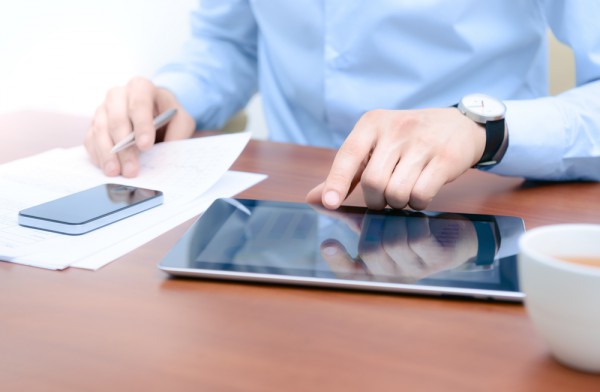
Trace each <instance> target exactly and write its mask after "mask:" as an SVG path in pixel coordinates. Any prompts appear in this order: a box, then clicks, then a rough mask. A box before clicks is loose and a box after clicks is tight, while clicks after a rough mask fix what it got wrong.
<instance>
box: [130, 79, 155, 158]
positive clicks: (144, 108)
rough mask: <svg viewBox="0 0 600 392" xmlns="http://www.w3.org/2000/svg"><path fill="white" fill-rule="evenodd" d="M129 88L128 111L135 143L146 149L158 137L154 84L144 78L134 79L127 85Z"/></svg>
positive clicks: (141, 148)
mask: <svg viewBox="0 0 600 392" xmlns="http://www.w3.org/2000/svg"><path fill="white" fill-rule="evenodd" d="M127 89H128V92H129V94H128V102H127V105H128V111H129V118H130V119H131V124H132V125H133V132H135V144H136V145H137V147H138V148H139V149H140V150H142V151H144V150H147V149H148V148H150V147H151V146H152V145H153V144H154V141H155V139H156V129H155V128H154V95H155V87H154V85H153V84H152V83H151V82H150V81H148V80H146V79H142V78H135V79H132V80H131V81H130V82H129V84H128V85H127Z"/></svg>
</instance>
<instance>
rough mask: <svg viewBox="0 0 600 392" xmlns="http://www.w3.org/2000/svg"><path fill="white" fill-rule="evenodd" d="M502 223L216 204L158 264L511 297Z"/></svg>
mask: <svg viewBox="0 0 600 392" xmlns="http://www.w3.org/2000/svg"><path fill="white" fill-rule="evenodd" d="M501 218H502V219H500V218H496V217H493V216H483V215H469V214H451V213H433V212H424V213H421V212H409V211H399V210H389V209H388V210H383V211H370V210H366V209H363V208H358V207H344V208H341V209H340V210H337V211H330V210H325V209H322V208H319V207H316V206H311V205H307V204H301V203H283V202H270V201H256V200H236V199H221V200H218V201H217V202H215V203H214V204H213V205H212V206H211V207H210V208H209V209H208V210H207V211H206V212H205V213H204V215H203V216H202V217H201V218H200V219H199V220H198V221H197V222H196V223H195V224H194V226H193V227H192V228H191V229H190V231H189V232H188V233H187V235H186V237H185V238H184V239H182V241H180V243H179V244H178V245H177V246H176V247H175V248H174V250H173V251H172V252H171V253H170V254H169V255H168V257H167V258H166V259H165V261H163V263H164V262H166V263H167V264H169V265H170V266H171V267H173V266H175V267H178V268H188V269H194V270H213V271H231V272H234V271H235V272H241V273H251V274H268V275H281V276H298V277H310V278H324V279H336V280H337V279H339V280H352V281H363V282H367V281H368V282H381V283H397V284H404V285H421V286H432V285H434V286H443V287H461V288H474V289H485V290H501V291H502V290H505V291H518V282H517V274H516V257H515V255H516V245H515V244H516V241H515V240H510V241H506V239H505V238H503V235H502V231H501V228H500V225H499V220H500V223H502V221H503V219H504V218H506V217H501ZM513 219H518V218H513ZM519 223H520V225H521V228H522V222H521V221H520V220H519V222H518V223H517V225H516V226H517V227H518V226H519ZM503 242H508V243H509V244H503ZM503 245H504V246H503ZM508 245H510V246H508ZM502 248H503V251H502V252H500V250H501V249H502ZM507 248H513V249H507Z"/></svg>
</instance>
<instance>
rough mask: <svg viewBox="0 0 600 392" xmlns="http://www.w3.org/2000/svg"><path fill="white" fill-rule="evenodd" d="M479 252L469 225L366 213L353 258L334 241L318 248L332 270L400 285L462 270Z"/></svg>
mask: <svg viewBox="0 0 600 392" xmlns="http://www.w3.org/2000/svg"><path fill="white" fill-rule="evenodd" d="M373 233H378V235H373ZM477 250H478V239H477V233H476V231H475V226H474V224H473V222H472V221H471V220H469V219H467V218H463V217H461V216H459V215H452V214H446V215H445V216H443V217H442V216H440V217H427V216H425V215H422V216H419V217H416V216H397V217H393V216H388V217H386V218H385V219H384V218H383V217H379V216H376V215H372V214H369V213H367V214H366V215H365V216H364V220H363V223H362V225H361V230H360V240H359V245H358V257H357V259H353V258H352V257H351V256H350V254H349V253H348V252H347V251H346V249H345V248H344V246H343V245H342V244H341V243H339V242H338V241H337V240H334V239H328V240H325V241H324V242H323V243H322V244H321V256H322V257H323V259H325V261H327V263H328V264H329V265H330V266H331V269H332V270H333V271H337V272H342V273H343V274H344V275H345V276H350V277H354V278H366V277H369V276H372V275H374V276H377V278H378V279H386V278H388V279H389V280H393V281H395V282H402V283H413V282H416V281H418V280H420V279H422V278H425V277H427V276H430V275H432V274H434V273H436V272H439V271H443V270H448V269H452V268H455V267H458V266H460V265H463V264H464V263H465V262H467V261H469V260H472V259H473V258H474V257H475V256H476V255H477Z"/></svg>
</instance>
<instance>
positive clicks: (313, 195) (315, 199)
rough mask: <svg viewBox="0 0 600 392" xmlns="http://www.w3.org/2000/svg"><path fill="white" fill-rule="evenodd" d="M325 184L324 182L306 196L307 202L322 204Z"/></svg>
mask: <svg viewBox="0 0 600 392" xmlns="http://www.w3.org/2000/svg"><path fill="white" fill-rule="evenodd" d="M324 188H325V183H324V182H322V183H320V184H319V185H317V186H316V187H314V188H313V189H311V190H310V191H308V193H307V194H306V197H305V199H304V200H305V201H306V202H307V203H310V204H322V194H323V189H324Z"/></svg>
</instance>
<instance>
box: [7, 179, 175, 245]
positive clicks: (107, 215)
mask: <svg viewBox="0 0 600 392" xmlns="http://www.w3.org/2000/svg"><path fill="white" fill-rule="evenodd" d="M162 197H163V195H162V192H160V191H157V190H153V189H146V188H138V187H134V186H128V185H120V184H103V185H99V186H96V187H93V188H90V189H86V190H84V191H81V192H77V193H73V194H71V195H68V196H65V197H62V198H60V199H56V200H52V201H49V202H47V203H43V204H39V205H37V206H34V207H31V208H27V209H25V210H22V211H21V212H19V224H21V225H22V226H28V227H34V228H39V229H44V230H49V231H56V232H59V233H66V234H82V232H87V231H90V230H88V229H91V230H93V229H96V228H98V227H102V226H105V225H107V224H109V223H112V222H115V221H118V220H121V219H123V218H125V217H127V216H130V215H133V214H136V213H138V212H141V211H143V210H145V209H148V208H151V207H155V206H157V205H159V204H161V203H162ZM65 230H66V232H65ZM69 231H73V232H69Z"/></svg>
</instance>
